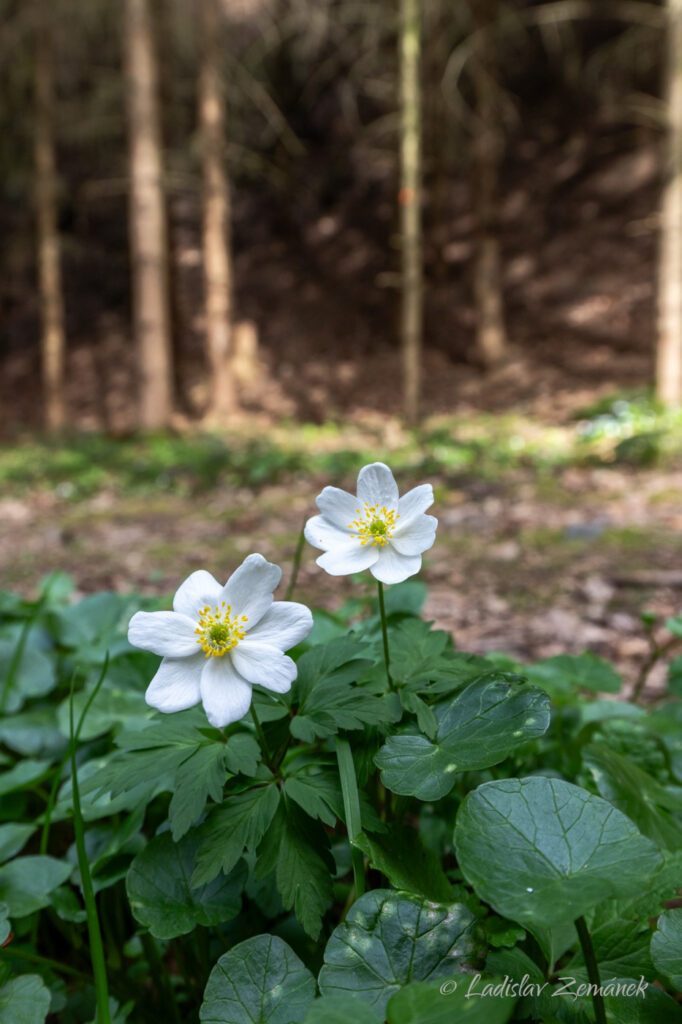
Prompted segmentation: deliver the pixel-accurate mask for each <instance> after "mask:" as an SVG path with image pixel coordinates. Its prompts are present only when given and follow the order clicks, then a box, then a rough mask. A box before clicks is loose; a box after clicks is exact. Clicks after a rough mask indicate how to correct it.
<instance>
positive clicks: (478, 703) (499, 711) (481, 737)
mask: <svg viewBox="0 0 682 1024" xmlns="http://www.w3.org/2000/svg"><path fill="white" fill-rule="evenodd" d="M434 710H435V714H436V719H437V722H438V731H437V733H436V737H435V740H434V741H433V742H432V741H431V740H429V739H427V738H426V737H425V736H422V735H421V734H420V733H412V734H410V733H401V734H399V735H397V736H391V737H389V739H388V740H387V741H386V743H385V744H384V746H383V747H382V748H381V750H380V751H379V753H378V754H377V756H376V757H375V759H374V760H375V763H376V765H377V767H378V768H380V769H381V779H382V782H383V783H384V785H385V786H386V788H387V789H390V790H391V791H392V792H394V793H399V794H400V795H402V796H416V797H418V798H419V799H420V800H429V801H430V800H438V799H440V797H443V796H445V795H446V793H449V792H450V790H451V789H452V787H453V785H454V783H455V773H457V772H463V771H474V770H478V769H480V768H489V767H490V766H491V765H494V764H498V763H499V762H500V761H503V760H504V758H505V757H507V756H508V755H509V754H510V753H511V752H512V751H513V750H515V749H516V747H518V746H520V745H521V744H522V743H525V742H526V741H527V740H530V739H534V738H535V737H537V736H542V734H543V733H544V732H546V730H547V727H548V726H549V714H550V713H549V697H548V696H547V694H546V693H544V692H543V691H542V690H538V689H536V688H535V687H533V686H528V685H527V684H526V683H524V682H522V681H520V678H519V676H515V675H512V674H510V673H504V672H493V673H491V674H490V675H487V676H484V677H483V678H481V679H477V680H476V681H475V682H473V683H471V684H470V685H469V686H467V688H466V689H465V690H463V691H462V693H460V694H459V696H457V697H455V699H454V700H452V701H450V702H448V703H447V704H440V705H438V706H437V707H436V708H435V709H434Z"/></svg>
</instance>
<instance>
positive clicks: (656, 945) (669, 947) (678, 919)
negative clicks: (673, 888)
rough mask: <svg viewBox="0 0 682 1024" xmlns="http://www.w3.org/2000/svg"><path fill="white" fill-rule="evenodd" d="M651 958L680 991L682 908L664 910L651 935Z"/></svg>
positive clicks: (681, 987) (681, 976) (681, 980)
mask: <svg viewBox="0 0 682 1024" xmlns="http://www.w3.org/2000/svg"><path fill="white" fill-rule="evenodd" d="M651 958H652V960H653V962H654V964H655V966H656V969H657V970H658V971H660V973H661V974H662V975H664V976H665V977H666V978H668V979H669V981H671V982H672V984H673V985H674V986H675V988H677V989H679V990H680V991H682V910H666V911H665V913H664V914H661V916H660V917H659V919H658V921H657V922H656V931H655V932H654V934H653V935H652V936H651Z"/></svg>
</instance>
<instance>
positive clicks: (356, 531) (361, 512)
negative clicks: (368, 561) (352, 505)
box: [348, 502, 400, 547]
mask: <svg viewBox="0 0 682 1024" xmlns="http://www.w3.org/2000/svg"><path fill="white" fill-rule="evenodd" d="M355 511H356V512H357V515H358V518H357V519H354V520H353V522H352V523H349V524H348V529H349V530H352V531H353V533H352V534H351V536H352V537H355V538H357V539H358V540H359V541H360V543H361V544H362V545H365V544H372V545H373V546H374V547H384V546H385V545H386V544H388V541H389V538H390V537H391V536H392V535H393V530H394V529H395V525H396V520H398V519H400V515H399V513H398V512H394V511H393V510H392V509H387V508H386V506H385V505H382V506H381V508H379V506H378V505H368V504H367V502H365V503H364V505H363V507H362V508H357V509H356V510H355Z"/></svg>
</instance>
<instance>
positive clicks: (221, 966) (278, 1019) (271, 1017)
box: [199, 935, 315, 1024]
mask: <svg viewBox="0 0 682 1024" xmlns="http://www.w3.org/2000/svg"><path fill="white" fill-rule="evenodd" d="M314 998H315V979H314V977H313V976H312V974H311V973H310V971H309V970H308V968H307V967H305V966H304V965H303V964H302V963H301V961H300V960H299V958H298V957H297V956H296V954H295V953H294V951H293V950H292V949H291V948H290V947H289V946H288V945H287V944H286V942H284V940H283V939H280V938H279V937H278V936H277V935H256V936H255V937H254V938H252V939H247V940H246V942H240V943H238V944H237V945H236V946H233V947H232V949H231V950H230V951H229V952H228V953H225V954H224V955H223V956H221V958H220V960H218V963H217V964H216V965H215V967H214V968H213V970H212V971H211V975H210V977H209V979H208V984H207V985H206V990H205V992H204V1001H203V1003H202V1004H201V1009H200V1011H199V1019H200V1020H201V1021H202V1024H298V1022H299V1021H302V1020H303V1019H304V1018H305V1014H306V1010H307V1009H308V1006H309V1005H310V1004H311V1003H312V1001H313V999H314Z"/></svg>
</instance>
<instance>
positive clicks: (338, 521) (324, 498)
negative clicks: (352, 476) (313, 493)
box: [315, 487, 359, 530]
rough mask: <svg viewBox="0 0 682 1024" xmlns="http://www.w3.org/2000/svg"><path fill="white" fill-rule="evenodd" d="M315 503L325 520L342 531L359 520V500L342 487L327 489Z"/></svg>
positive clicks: (319, 495)
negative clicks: (355, 520)
mask: <svg viewBox="0 0 682 1024" xmlns="http://www.w3.org/2000/svg"><path fill="white" fill-rule="evenodd" d="M315 502H316V504H317V507H318V508H319V510H320V512H321V513H322V515H323V516H324V517H325V519H328V520H329V522H330V523H332V524H333V525H334V526H338V527H340V528H341V529H342V530H345V529H346V528H347V526H348V524H349V523H352V522H353V520H354V519H356V518H357V508H358V504H359V502H358V499H357V498H356V497H355V495H353V494H349V493H348V491H342V490H341V488H340V487H325V488H324V490H323V491H322V493H321V494H318V496H317V498H316V499H315Z"/></svg>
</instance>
